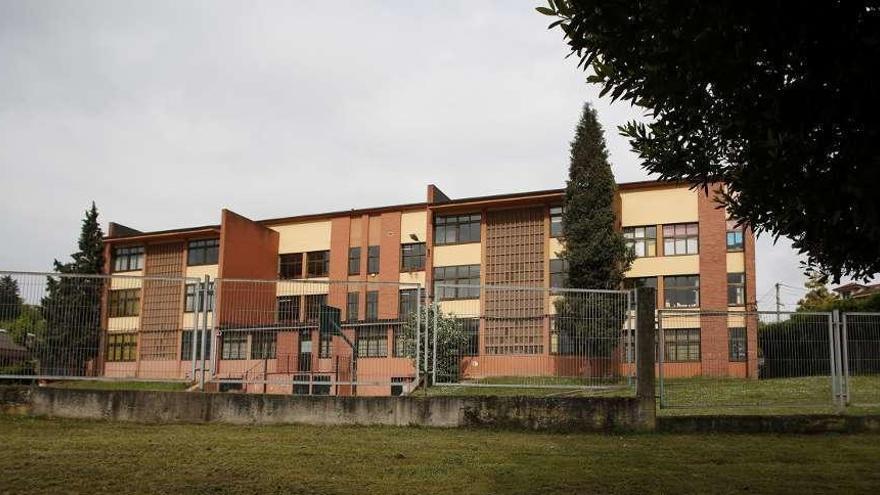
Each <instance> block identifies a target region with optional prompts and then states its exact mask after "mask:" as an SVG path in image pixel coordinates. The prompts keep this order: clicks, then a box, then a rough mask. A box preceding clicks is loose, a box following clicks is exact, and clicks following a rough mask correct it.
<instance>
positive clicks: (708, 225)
mask: <svg viewBox="0 0 880 495" xmlns="http://www.w3.org/2000/svg"><path fill="white" fill-rule="evenodd" d="M718 187H719V186H718V185H716V184H713V185H712V186H710V188H709V194H708V195H707V194H704V193H703V192H702V191H699V192H698V198H699V199H698V200H697V210H698V215H699V222H700V237H699V242H700V246H699V250H700V309H702V310H703V311H706V310H710V311H727V237H726V236H727V214H726V212H725V209H724V208H721V207H720V206H721V205H720V204H719V203H718V202H717V201H716V195H715V191H716V190H717V188H718ZM700 320H701V321H700V328H701V332H700V353H701V361H702V365H703V375H707V376H726V375H727V373H728V367H729V359H728V335H727V318H726V317H724V316H722V315H716V316H703V317H701V318H700Z"/></svg>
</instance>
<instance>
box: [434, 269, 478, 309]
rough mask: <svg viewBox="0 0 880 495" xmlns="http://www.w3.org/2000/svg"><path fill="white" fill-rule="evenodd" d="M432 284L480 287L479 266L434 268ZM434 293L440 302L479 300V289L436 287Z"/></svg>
mask: <svg viewBox="0 0 880 495" xmlns="http://www.w3.org/2000/svg"><path fill="white" fill-rule="evenodd" d="M434 282H435V283H437V284H460V285H480V265H458V266H438V267H436V268H434ZM436 292H437V298H439V300H441V301H448V300H451V299H479V298H480V288H479V287H437V290H436Z"/></svg>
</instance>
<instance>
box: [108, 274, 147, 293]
mask: <svg viewBox="0 0 880 495" xmlns="http://www.w3.org/2000/svg"><path fill="white" fill-rule="evenodd" d="M143 276H144V271H143V270H137V271H133V272H125V273H119V274H117V276H115V277H113V278H111V279H110V289H111V290H117V289H140V288H141V286H142V285H141V280H140V279H138V278H129V277H143Z"/></svg>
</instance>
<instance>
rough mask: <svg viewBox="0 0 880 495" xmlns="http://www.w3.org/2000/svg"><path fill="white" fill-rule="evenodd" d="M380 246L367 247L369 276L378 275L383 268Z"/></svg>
mask: <svg viewBox="0 0 880 495" xmlns="http://www.w3.org/2000/svg"><path fill="white" fill-rule="evenodd" d="M381 252H382V251H381V249H380V246H367V275H377V274H378V273H379V269H380V268H381V258H380V253H381Z"/></svg>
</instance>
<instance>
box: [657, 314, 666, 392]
mask: <svg viewBox="0 0 880 495" xmlns="http://www.w3.org/2000/svg"><path fill="white" fill-rule="evenodd" d="M657 333H658V340H659V342H658V343H657V379H658V380H659V383H660V408H661V409H662V408H664V407H666V384H665V383H664V382H665V380H664V378H663V363H664V362H665V356H664V354H665V352H664V351H665V348H666V336H665V335H664V334H663V311H658V312H657Z"/></svg>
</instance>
